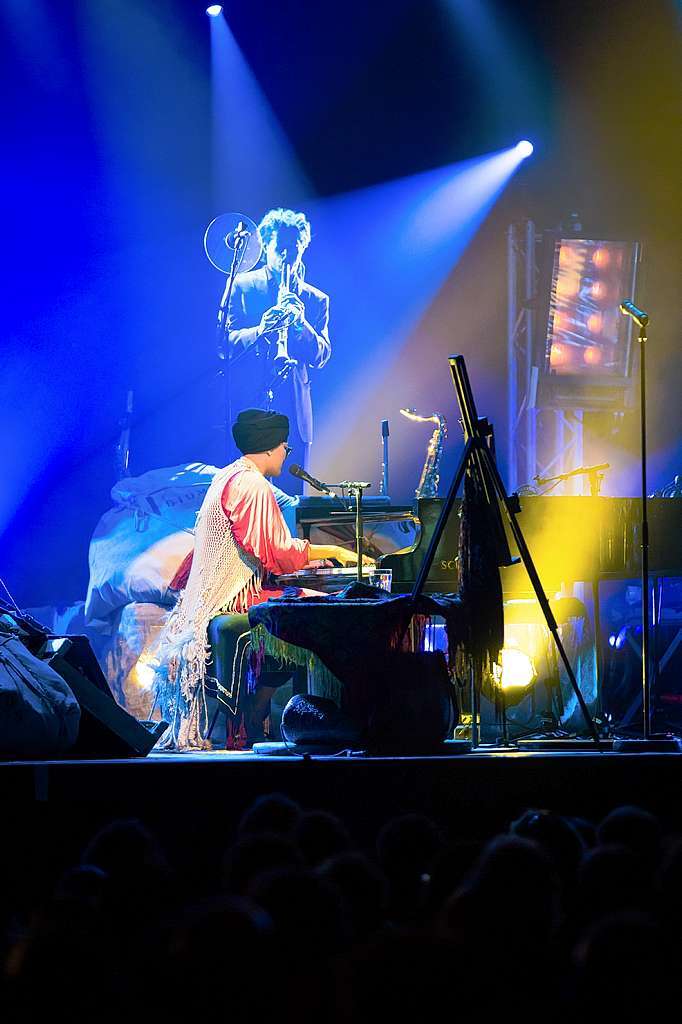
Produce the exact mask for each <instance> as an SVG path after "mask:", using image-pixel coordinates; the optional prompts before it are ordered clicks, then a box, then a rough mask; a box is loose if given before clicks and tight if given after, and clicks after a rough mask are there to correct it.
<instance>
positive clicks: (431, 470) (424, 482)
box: [400, 409, 448, 498]
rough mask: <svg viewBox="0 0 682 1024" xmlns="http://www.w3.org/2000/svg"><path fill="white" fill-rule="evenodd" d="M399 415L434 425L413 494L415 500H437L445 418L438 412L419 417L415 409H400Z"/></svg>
mask: <svg viewBox="0 0 682 1024" xmlns="http://www.w3.org/2000/svg"><path fill="white" fill-rule="evenodd" d="M400 413H401V415H402V416H404V417H405V418H406V419H408V420H411V421H412V422H413V423H435V424H436V426H435V429H434V431H433V433H432V434H431V437H430V439H429V443H428V445H427V448H426V459H425V460H424V465H423V467H422V472H421V476H420V477H419V483H418V484H417V489H416V491H415V492H414V493H415V497H417V498H437V497H438V484H439V482H440V460H441V456H442V455H443V444H444V442H445V439H446V437H447V436H448V425H447V422H446V419H445V416H443V414H442V413H440V412H434V413H432V414H431V415H430V416H420V415H419V414H418V413H417V411H416V410H415V409H401V410H400Z"/></svg>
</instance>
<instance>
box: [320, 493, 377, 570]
mask: <svg viewBox="0 0 682 1024" xmlns="http://www.w3.org/2000/svg"><path fill="white" fill-rule="evenodd" d="M328 486H329V487H340V488H342V489H344V490H346V491H348V493H349V494H350V495H351V496H352V497H354V498H355V554H356V557H357V560H358V564H357V566H356V568H357V580H358V583H362V549H363V547H364V539H365V537H364V524H363V521H362V492H363V491H366V490H367V489H368V488H369V487H371V486H372V485H371V483H368V482H367V481H366V480H363V481H358V480H342V481H341V483H338V484H328Z"/></svg>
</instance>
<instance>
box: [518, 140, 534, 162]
mask: <svg viewBox="0 0 682 1024" xmlns="http://www.w3.org/2000/svg"><path fill="white" fill-rule="evenodd" d="M516 152H517V153H518V154H519V156H520V157H521V159H522V160H525V159H526V157H527V156H530V155H531V153H532V152H533V143H532V142H529V141H528V139H523V140H522V141H521V142H517V144H516Z"/></svg>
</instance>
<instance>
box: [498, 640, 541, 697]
mask: <svg viewBox="0 0 682 1024" xmlns="http://www.w3.org/2000/svg"><path fill="white" fill-rule="evenodd" d="M500 662H501V664H499V665H493V676H494V678H495V682H496V683H497V685H498V686H500V687H501V688H502V689H503V690H509V689H512V688H514V689H518V688H521V689H524V688H525V687H527V686H530V685H531V683H532V682H533V681H534V680H535V678H536V672H535V665H534V664H533V660H532V658H529V657H528V655H527V654H525V653H524V652H523V651H520V650H519V649H518V648H517V647H503V648H502V650H501V651H500Z"/></svg>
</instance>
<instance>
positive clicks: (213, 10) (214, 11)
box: [206, 4, 223, 18]
mask: <svg viewBox="0 0 682 1024" xmlns="http://www.w3.org/2000/svg"><path fill="white" fill-rule="evenodd" d="M206 13H207V14H208V16H209V18H217V17H218V15H219V14H222V13H223V8H222V4H211V6H210V7H207V8H206Z"/></svg>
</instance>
